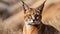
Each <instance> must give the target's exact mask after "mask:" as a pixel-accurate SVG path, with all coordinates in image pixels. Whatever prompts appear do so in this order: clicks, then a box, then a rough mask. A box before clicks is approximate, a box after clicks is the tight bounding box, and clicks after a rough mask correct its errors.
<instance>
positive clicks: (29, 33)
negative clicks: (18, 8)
mask: <svg viewBox="0 0 60 34" xmlns="http://www.w3.org/2000/svg"><path fill="white" fill-rule="evenodd" d="M37 33H38V29H37V27H35V26H33V25H29V24H27V23H25V24H24V27H23V34H37Z"/></svg>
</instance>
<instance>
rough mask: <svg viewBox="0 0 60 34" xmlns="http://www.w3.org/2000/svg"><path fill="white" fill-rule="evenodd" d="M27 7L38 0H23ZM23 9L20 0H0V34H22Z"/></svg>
mask: <svg viewBox="0 0 60 34" xmlns="http://www.w3.org/2000/svg"><path fill="white" fill-rule="evenodd" d="M23 1H24V2H25V3H26V4H27V5H28V6H29V7H30V6H31V5H33V4H34V3H35V2H37V1H40V0H23ZM23 16H24V11H23V6H22V2H21V1H20V0H0V34H22V30H23V24H24V18H23Z"/></svg>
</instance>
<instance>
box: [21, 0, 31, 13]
mask: <svg viewBox="0 0 60 34" xmlns="http://www.w3.org/2000/svg"><path fill="white" fill-rule="evenodd" d="M20 1H21V2H22V3H23V9H24V13H26V11H27V10H28V9H29V8H30V7H29V6H28V5H27V4H26V3H25V2H24V1H23V0H20Z"/></svg>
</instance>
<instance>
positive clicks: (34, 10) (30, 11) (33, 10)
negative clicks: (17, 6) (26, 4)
mask: <svg viewBox="0 0 60 34" xmlns="http://www.w3.org/2000/svg"><path fill="white" fill-rule="evenodd" d="M32 13H34V14H35V13H37V10H36V9H29V10H27V11H26V14H32Z"/></svg>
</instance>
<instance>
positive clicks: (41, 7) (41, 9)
mask: <svg viewBox="0 0 60 34" xmlns="http://www.w3.org/2000/svg"><path fill="white" fill-rule="evenodd" d="M45 2H46V1H44V2H43V4H42V5H41V6H39V7H38V8H37V10H38V11H39V12H40V14H41V13H42V11H43V8H44V5H45Z"/></svg>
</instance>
